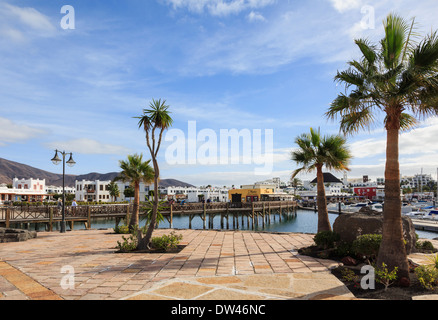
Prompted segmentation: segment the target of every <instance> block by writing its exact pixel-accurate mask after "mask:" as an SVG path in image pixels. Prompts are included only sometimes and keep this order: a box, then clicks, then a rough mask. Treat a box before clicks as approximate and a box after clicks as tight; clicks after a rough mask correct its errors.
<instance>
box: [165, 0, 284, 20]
mask: <svg viewBox="0 0 438 320" xmlns="http://www.w3.org/2000/svg"><path fill="white" fill-rule="evenodd" d="M164 2H165V3H167V4H169V5H172V7H173V8H174V9H182V8H185V9H187V10H189V11H190V12H193V13H198V14H199V13H203V12H204V11H207V12H208V13H209V14H211V15H213V16H228V15H231V14H239V13H240V12H242V11H246V10H251V9H257V8H263V7H266V6H269V5H272V4H274V3H275V0H231V1H225V0H164Z"/></svg>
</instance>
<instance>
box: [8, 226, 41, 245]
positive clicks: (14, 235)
mask: <svg viewBox="0 0 438 320" xmlns="http://www.w3.org/2000/svg"><path fill="white" fill-rule="evenodd" d="M36 237H37V233H36V231H29V230H21V229H10V228H0V243H6V242H22V241H27V240H29V239H33V238H36Z"/></svg>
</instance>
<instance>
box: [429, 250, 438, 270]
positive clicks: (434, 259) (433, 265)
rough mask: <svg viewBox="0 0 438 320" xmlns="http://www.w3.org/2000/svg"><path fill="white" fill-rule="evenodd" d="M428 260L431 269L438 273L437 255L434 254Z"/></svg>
mask: <svg viewBox="0 0 438 320" xmlns="http://www.w3.org/2000/svg"><path fill="white" fill-rule="evenodd" d="M428 259H429V261H430V262H431V263H432V267H433V268H435V269H437V271H438V254H436V255H434V256H432V257H429V258H428Z"/></svg>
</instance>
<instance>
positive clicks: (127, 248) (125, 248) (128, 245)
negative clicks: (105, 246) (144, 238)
mask: <svg viewBox="0 0 438 320" xmlns="http://www.w3.org/2000/svg"><path fill="white" fill-rule="evenodd" d="M137 245H138V240H137V235H136V234H135V233H134V232H133V233H131V234H130V235H129V237H125V236H122V241H117V247H116V249H119V252H131V251H134V250H135V249H137Z"/></svg>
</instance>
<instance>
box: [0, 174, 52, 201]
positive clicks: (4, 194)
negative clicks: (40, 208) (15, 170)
mask: <svg viewBox="0 0 438 320" xmlns="http://www.w3.org/2000/svg"><path fill="white" fill-rule="evenodd" d="M46 196H47V193H46V181H45V180H39V179H32V178H31V179H18V178H14V179H13V180H12V188H8V187H7V185H6V184H2V185H1V186H0V203H4V202H8V201H27V202H42V201H44V199H45V198H46Z"/></svg>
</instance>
